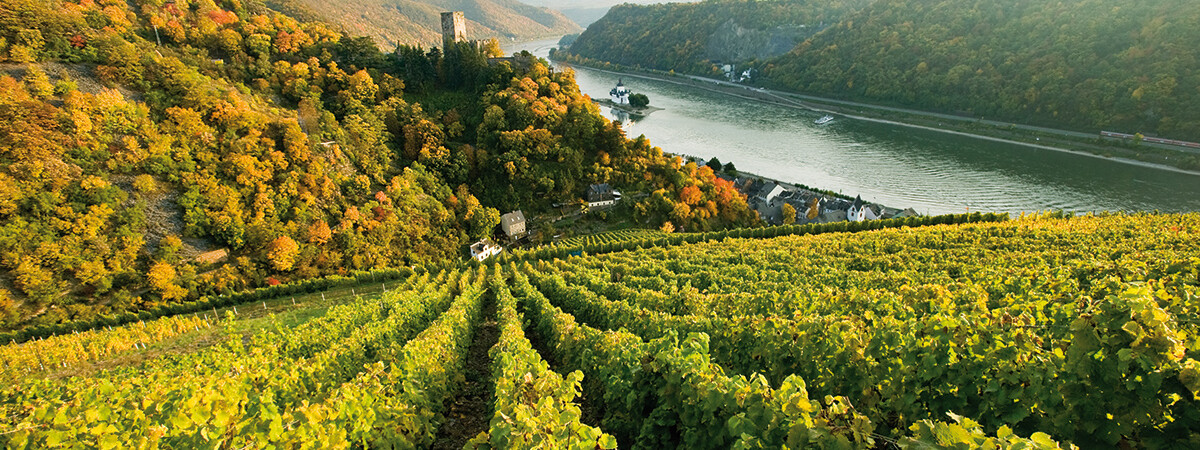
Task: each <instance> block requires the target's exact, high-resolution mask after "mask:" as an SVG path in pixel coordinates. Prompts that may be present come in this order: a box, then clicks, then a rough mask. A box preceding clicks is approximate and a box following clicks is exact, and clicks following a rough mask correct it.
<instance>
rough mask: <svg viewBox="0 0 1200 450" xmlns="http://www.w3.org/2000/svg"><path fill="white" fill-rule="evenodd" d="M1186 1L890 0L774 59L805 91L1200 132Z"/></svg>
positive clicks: (1045, 120) (1090, 126)
mask: <svg viewBox="0 0 1200 450" xmlns="http://www.w3.org/2000/svg"><path fill="white" fill-rule="evenodd" d="M1196 42H1200V8H1196V6H1195V3H1194V2H1191V1H1187V0H1150V1H1144V0H1104V1H1100V0H1073V1H1062V2H1044V1H1035V0H1004V1H995V0H989V1H981V0H971V1H963V0H939V1H928V0H920V1H916V0H881V1H877V2H875V3H874V4H872V5H871V6H870V7H868V8H866V9H865V10H863V11H861V12H860V13H858V14H856V15H853V16H850V17H847V18H846V20H845V21H844V22H843V23H840V24H838V25H837V26H835V27H832V28H830V29H828V30H826V31H825V32H824V33H821V34H819V35H817V36H814V37H813V38H812V39H811V40H810V41H809V42H806V43H804V44H803V45H801V46H799V47H798V48H797V49H796V50H795V51H794V52H792V53H790V54H788V55H786V56H783V57H780V58H779V59H777V60H774V61H771V63H770V65H769V66H768V68H767V73H768V75H769V77H770V78H771V80H772V81H773V82H774V83H776V84H778V85H780V86H785V87H788V88H792V89H796V90H801V91H804V92H810V93H816V94H825V95H835V96H840V97H846V98H853V99H859V100H868V101H874V102H882V103H892V104H899V105H905V106H911V107H918V108H926V109H936V110H944V111H955V112H962V113H966V114H970V115H975V116H987V117H989V118H1003V119H1005V120H1011V121H1015V122H1029V123H1038V124H1052V125H1055V126H1060V127H1070V128H1077V129H1081V130H1087V131H1098V130H1100V129H1112V130H1115V131H1126V132H1130V133H1133V132H1143V133H1154V134H1161V135H1166V136H1170V137H1175V138H1182V139H1189V140H1196V139H1200V58H1198V53H1197V52H1196V45H1195V44H1196Z"/></svg>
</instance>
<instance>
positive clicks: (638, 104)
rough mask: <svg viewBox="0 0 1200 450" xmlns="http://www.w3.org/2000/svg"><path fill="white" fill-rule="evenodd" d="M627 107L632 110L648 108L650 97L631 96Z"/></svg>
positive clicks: (643, 95)
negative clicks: (630, 107)
mask: <svg viewBox="0 0 1200 450" xmlns="http://www.w3.org/2000/svg"><path fill="white" fill-rule="evenodd" d="M629 105H630V106H632V107H634V108H645V107H647V106H650V97H647V96H646V94H633V95H630V96H629Z"/></svg>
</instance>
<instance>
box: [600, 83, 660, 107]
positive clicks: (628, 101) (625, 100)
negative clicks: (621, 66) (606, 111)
mask: <svg viewBox="0 0 1200 450" xmlns="http://www.w3.org/2000/svg"><path fill="white" fill-rule="evenodd" d="M608 95H609V97H611V98H607V99H592V101H594V102H596V103H597V104H600V105H604V106H608V107H610V108H616V109H619V110H621V111H625V112H626V113H629V114H631V115H637V116H648V115H650V113H652V112H655V111H661V110H662V108H655V107H653V106H650V98H649V97H647V96H646V94H634V93H632V92H631V91H630V90H629V88H627V87H625V82H624V80H617V87H615V88H613V89H612V90H611V91H609V92H608Z"/></svg>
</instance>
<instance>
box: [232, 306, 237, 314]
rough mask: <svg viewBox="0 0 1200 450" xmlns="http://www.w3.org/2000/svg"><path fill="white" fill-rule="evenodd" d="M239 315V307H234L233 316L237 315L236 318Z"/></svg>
mask: <svg viewBox="0 0 1200 450" xmlns="http://www.w3.org/2000/svg"><path fill="white" fill-rule="evenodd" d="M237 314H238V312H237V306H234V307H233V315H235V316H236V315H237Z"/></svg>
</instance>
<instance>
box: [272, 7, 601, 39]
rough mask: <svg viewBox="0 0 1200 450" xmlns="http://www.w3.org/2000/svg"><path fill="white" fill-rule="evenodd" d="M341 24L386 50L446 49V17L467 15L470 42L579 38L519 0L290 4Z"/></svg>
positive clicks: (554, 16)
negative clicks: (446, 14)
mask: <svg viewBox="0 0 1200 450" xmlns="http://www.w3.org/2000/svg"><path fill="white" fill-rule="evenodd" d="M289 2H292V3H294V4H295V5H298V6H300V8H288V7H286V6H280V5H272V6H280V7H277V8H276V9H280V10H284V11H289V12H290V11H292V10H300V9H307V10H309V11H311V12H312V13H315V15H316V16H317V17H320V18H321V19H323V20H326V21H328V22H332V23H335V24H337V25H340V26H341V27H342V28H344V29H345V31H346V32H347V33H348V34H350V35H356V36H370V37H372V38H374V39H375V41H376V42H378V43H379V45H381V46H382V47H384V49H385V50H387V49H391V48H392V47H394V46H395V45H396V44H397V43H400V44H424V45H437V46H440V45H441V13H442V12H444V11H463V12H464V13H466V16H467V37H468V38H471V39H483V38H493V37H494V38H498V39H500V40H502V41H504V40H518V41H519V40H526V39H534V38H540V37H550V36H557V35H562V34H568V33H578V32H579V31H580V30H581V28H580V27H579V25H576V24H575V22H572V21H571V19H568V18H567V17H566V16H564V15H563V14H562V13H560V12H558V11H554V10H551V9H548V8H542V7H537V6H531V5H528V4H525V3H521V2H519V1H516V0H341V1H335V2H329V1H323V0H285V1H280V2H276V3H280V4H287V3H289Z"/></svg>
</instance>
